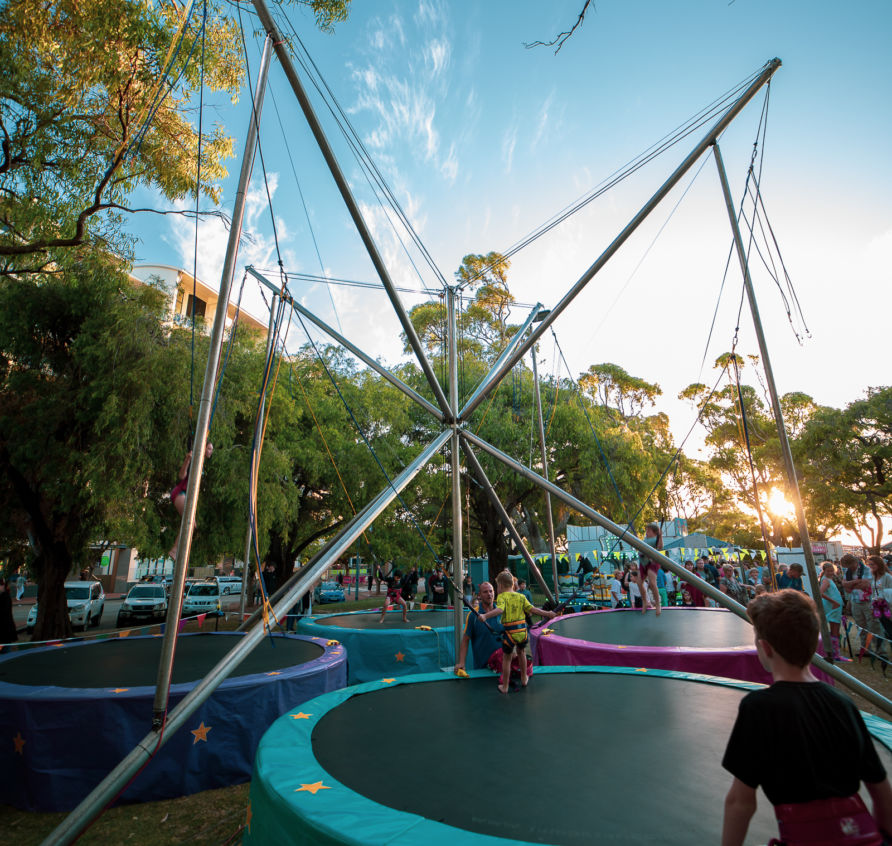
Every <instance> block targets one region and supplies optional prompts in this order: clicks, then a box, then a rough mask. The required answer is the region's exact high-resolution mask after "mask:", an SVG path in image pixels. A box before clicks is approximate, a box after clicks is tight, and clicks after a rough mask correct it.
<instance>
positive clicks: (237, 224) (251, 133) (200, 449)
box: [152, 38, 272, 731]
mask: <svg viewBox="0 0 892 846" xmlns="http://www.w3.org/2000/svg"><path fill="white" fill-rule="evenodd" d="M271 48H272V42H271V41H270V39H269V38H267V39H266V41H264V43H263V57H262V58H261V61H260V71H259V72H258V75H257V89H256V93H255V95H254V104H253V109H252V114H251V119H250V121H249V125H248V133H247V139H246V141H245V154H244V156H243V157H242V169H241V173H240V174H239V181H238V189H237V191H236V195H235V206H234V208H233V212H232V225H231V226H230V228H229V241H228V242H227V244H226V256H225V259H224V261H223V272H222V274H221V277H220V291H219V295H218V299H217V310H216V312H215V314H214V326H213V329H212V330H211V339H210V348H209V350H208V363H207V367H206V368H205V371H204V386H203V387H202V389H201V399H200V401H199V405H198V419H197V420H196V424H195V440H194V443H193V446H192V464H191V466H190V468H189V486H188V488H187V489H186V505H185V508H184V510H183V518H182V520H181V522H180V531H179V536H178V540H177V560H176V566H175V568H174V576H173V584H172V585H171V589H170V604H169V605H168V608H167V627H166V628H165V630H164V642H163V643H162V645H161V657H160V659H159V664H158V681H157V684H156V687H155V701H154V704H153V707H152V727H153V729H154V730H155V731H159V730H160V729H161V726H162V725H163V723H164V714H165V712H166V711H167V695H168V692H169V691H170V677H171V674H172V673H173V660H174V654H175V652H176V641H177V628H178V624H179V620H180V609H181V608H182V605H183V586H184V584H185V581H186V571H187V568H188V566H189V553H190V551H191V549H192V533H193V531H194V529H195V513H196V511H197V510H198V489H199V487H200V486H201V473H202V470H203V469H204V451H205V448H206V446H207V440H208V429H209V428H210V421H211V408H212V406H213V399H214V384H215V381H216V377H217V370H218V368H219V365H220V351H221V349H222V347H223V331H224V329H225V327H226V312H227V310H228V308H229V296H230V293H231V290H232V278H233V275H234V272H235V262H236V258H237V256H238V246H239V239H240V237H241V233H242V219H243V217H244V212H245V197H246V194H247V191H248V181H249V180H250V178H251V171H252V169H253V167H254V150H255V148H256V145H257V129H258V126H259V124H260V114H261V112H262V110H263V98H264V95H265V93H266V79H267V75H268V73H269V63H270V59H271V57H272V54H271Z"/></svg>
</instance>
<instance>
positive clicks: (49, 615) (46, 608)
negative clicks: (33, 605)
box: [32, 542, 74, 640]
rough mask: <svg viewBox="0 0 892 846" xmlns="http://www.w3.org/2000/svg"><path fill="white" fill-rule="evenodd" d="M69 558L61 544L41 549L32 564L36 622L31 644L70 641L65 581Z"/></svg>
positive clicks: (63, 545)
mask: <svg viewBox="0 0 892 846" xmlns="http://www.w3.org/2000/svg"><path fill="white" fill-rule="evenodd" d="M71 563H72V562H71V555H70V554H69V552H68V548H67V547H66V546H65V544H64V543H60V542H56V543H52V544H50V545H49V546H48V547H47V548H45V549H44V550H43V551H42V552H41V554H40V555H38V557H37V559H36V560H35V562H34V570H35V572H37V573H39V574H40V576H39V578H38V583H37V584H38V587H37V622H36V624H35V626H34V635H33V637H32V640H52V639H54V638H65V637H71V636H72V634H73V633H74V630H73V629H72V628H71V620H69V619H68V601H67V599H66V598H65V580H66V579H67V578H68V574H69V572H70V571H71Z"/></svg>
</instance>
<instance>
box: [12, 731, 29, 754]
mask: <svg viewBox="0 0 892 846" xmlns="http://www.w3.org/2000/svg"><path fill="white" fill-rule="evenodd" d="M12 742H13V744H15V751H16V754H17V755H24V754H25V752H24V749H25V743H26V741H25V738H24V737H22V733H21V732H20V731H19V732H16V736H15V737H14V738H13V739H12Z"/></svg>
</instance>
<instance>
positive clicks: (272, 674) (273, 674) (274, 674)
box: [267, 670, 282, 676]
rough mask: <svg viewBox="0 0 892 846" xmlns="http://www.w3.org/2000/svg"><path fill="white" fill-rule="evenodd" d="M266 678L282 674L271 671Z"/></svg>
mask: <svg viewBox="0 0 892 846" xmlns="http://www.w3.org/2000/svg"><path fill="white" fill-rule="evenodd" d="M267 675H268V676H281V675H282V674H281V673H280V672H279V671H278V670H273V671H272V672H271V673H267Z"/></svg>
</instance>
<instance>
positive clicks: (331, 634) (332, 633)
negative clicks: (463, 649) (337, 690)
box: [297, 608, 455, 684]
mask: <svg viewBox="0 0 892 846" xmlns="http://www.w3.org/2000/svg"><path fill="white" fill-rule="evenodd" d="M380 619H381V612H380V610H379V611H351V612H347V613H344V614H324V615H320V616H314V617H304V618H302V619H301V620H299V621H298V624H297V630H298V632H299V633H300V634H304V635H309V636H311V637H322V638H325V639H326V640H339V641H340V642H341V643H343V644H344V646H345V647H346V648H347V655H348V660H347V681H348V683H349V684H361V683H363V682H370V681H377V680H378V679H380V678H383V677H385V676H405V675H409V674H412V673H432V672H435V671H437V670H439V669H440V667H450V666H452V665H453V664H454V663H455V649H454V647H453V632H452V621H453V609H452V608H427V609H424V610H421V609H415V610H413V611H409V622H408V623H404V622H403V618H402V612H401V611H388V612H387V616H386V617H385V618H384V622H383V623H380V622H378V621H379V620H380ZM419 626H427V627H430V631H428V630H426V629H421V628H419Z"/></svg>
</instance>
